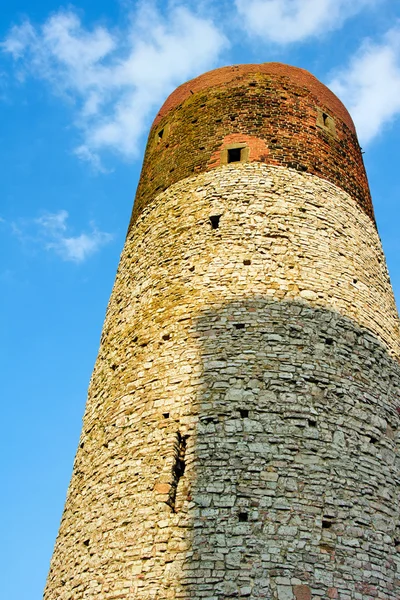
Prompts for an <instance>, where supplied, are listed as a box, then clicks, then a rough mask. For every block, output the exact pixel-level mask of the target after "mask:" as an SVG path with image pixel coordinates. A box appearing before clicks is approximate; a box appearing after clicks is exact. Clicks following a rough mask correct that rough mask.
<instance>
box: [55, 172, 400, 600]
mask: <svg viewBox="0 0 400 600" xmlns="http://www.w3.org/2000/svg"><path fill="white" fill-rule="evenodd" d="M399 357H400V347H399V320H398V315H397V311H396V307H395V303H394V298H393V294H392V290H391V287H390V281H389V278H388V274H387V270H386V266H385V261H384V257H383V254H382V249H381V246H380V241H379V238H378V235H377V233H376V230H375V227H374V224H373V222H372V221H371V219H370V218H369V217H368V216H367V215H366V214H365V213H364V212H363V211H362V210H361V209H360V208H359V207H358V206H357V205H356V203H355V202H354V200H353V199H352V198H351V197H350V196H349V195H348V194H347V193H346V192H344V191H342V190H341V189H339V188H338V187H336V186H335V185H333V184H332V183H329V182H328V181H325V180H324V179H321V178H319V177H315V176H312V175H310V174H307V173H304V174H303V173H299V172H297V171H296V170H292V169H287V168H282V167H277V166H268V165H265V164H261V163H234V164H230V165H227V166H223V167H219V168H216V169H214V170H213V171H210V172H205V173H202V174H200V175H198V176H196V177H191V178H188V179H186V180H183V181H180V182H178V183H176V184H175V185H173V186H171V187H170V188H169V189H168V190H167V191H166V192H164V193H160V194H159V195H158V196H157V197H156V198H154V201H153V202H152V203H151V204H150V205H149V206H148V207H146V208H144V210H143V211H142V212H141V214H140V216H139V217H138V219H137V221H136V223H135V225H134V227H132V229H131V231H130V233H129V234H128V237H127V240H126V244H125V248H124V251H123V254H122V257H121V262H120V266H119V269H118V274H117V279H116V282H115V286H114V290H113V294H112V297H111V300H110V304H109V307H108V310H107V315H106V321H105V325H104V329H103V334H102V339H101V347H100V351H99V356H98V359H97V362H96V366H95V370H94V373H93V377H92V381H91V385H90V389H89V398H88V403H87V408H86V413H85V417H84V425H83V430H82V435H81V440H80V446H79V448H78V453H77V456H76V460H75V464H74V473H73V477H72V481H71V485H70V488H69V492H68V498H67V503H66V507H65V511H64V515H63V519H62V523H61V527H60V532H59V536H58V538H57V542H56V547H55V552H54V556H53V560H52V564H51V570H50V574H49V579H48V583H47V588H46V591H45V599H46V600H71V599H73V600H81V599H82V600H83V599H85V600H86V599H96V600H115V599H117V598H124V599H132V600H133V599H135V600H150V599H152V600H153V599H157V600H162V599H173V598H181V599H185V600H189V599H190V600H200V599H208V600H223V599H226V598H230V597H233V598H234V597H236V598H250V599H253V598H254V599H256V598H271V599H274V600H311V599H313V600H315V599H317V598H327V599H328V598H339V599H340V600H350V599H351V600H353V599H354V600H368V599H372V598H381V599H383V600H397V599H398V591H399V587H400V577H399V568H400V554H399V549H400V521H399V517H400V515H399V497H398V496H399V483H400V482H399V466H400V463H399V454H398V444H399V426H400V423H399V416H400V415H399V413H400V400H399V398H400V396H399V392H400V366H399Z"/></svg>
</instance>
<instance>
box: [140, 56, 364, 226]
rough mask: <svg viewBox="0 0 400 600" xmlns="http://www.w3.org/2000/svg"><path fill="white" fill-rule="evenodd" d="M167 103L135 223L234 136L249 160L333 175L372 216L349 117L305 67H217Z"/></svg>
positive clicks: (219, 155) (151, 145)
mask: <svg viewBox="0 0 400 600" xmlns="http://www.w3.org/2000/svg"><path fill="white" fill-rule="evenodd" d="M256 67H257V69H258V71H256ZM188 90H191V91H192V92H193V93H190V92H189V91H188ZM179 101H180V102H179ZM166 105H167V107H168V110H167V109H162V111H161V117H160V118H157V119H156V122H155V124H154V125H153V127H152V129H151V132H150V136H149V141H148V144H147V149H146V155H145V159H144V163H143V169H142V174H141V178H140V182H139V186H138V190H137V194H136V200H135V204H134V209H133V215H132V222H133V221H134V220H135V219H136V218H137V216H138V214H139V213H140V212H141V210H142V209H143V207H144V206H146V205H147V204H149V203H150V202H152V201H153V200H154V198H155V197H156V196H157V194H159V193H160V191H163V190H165V189H166V188H168V187H169V186H170V185H171V184H173V183H176V182H177V181H179V180H181V179H185V178H186V177H188V176H191V175H193V173H194V174H197V173H201V172H204V171H207V170H210V169H213V168H216V167H218V166H220V164H221V163H222V162H223V155H224V150H225V149H226V147H227V146H228V145H230V144H232V143H233V142H237V143H238V144H240V143H243V142H244V143H246V144H247V146H248V148H249V157H248V160H249V161H250V162H263V163H266V164H271V165H280V166H287V167H290V168H293V169H296V170H298V171H300V172H305V171H306V172H308V173H312V174H314V175H317V176H318V177H321V178H323V179H327V180H328V181H331V182H332V183H334V184H335V185H336V186H338V187H340V188H342V189H343V190H345V191H346V192H348V193H349V194H350V195H351V196H352V197H353V198H354V199H355V200H356V201H357V202H358V204H359V205H360V206H361V208H362V209H363V210H364V211H365V212H366V213H367V214H368V215H369V216H370V217H371V218H372V219H373V208H372V203H371V198H370V193H369V188H368V182H367V177H366V174H365V169H364V164H363V160H362V155H361V152H360V147H359V144H358V141H357V137H356V135H355V132H354V126H353V124H352V121H351V118H350V117H349V114H348V113H347V111H346V109H345V108H344V106H343V105H342V104H341V102H340V101H339V100H338V99H337V98H336V96H334V95H333V94H332V92H331V91H330V90H328V88H326V87H325V86H324V85H322V84H321V83H320V82H318V81H317V80H316V79H315V77H313V76H312V75H311V74H310V73H307V71H303V70H302V69H296V68H295V67H287V66H284V65H280V66H279V68H278V66H277V65H276V64H275V65H274V63H272V65H271V64H266V65H241V66H239V67H235V68H232V67H230V68H225V69H217V70H216V71H212V72H211V73H207V74H205V75H202V76H201V77H199V78H198V79H196V80H194V81H192V82H189V83H187V84H184V86H183V90H181V88H178V90H177V91H176V92H174V93H173V94H172V95H171V97H170V98H169V99H168V100H167V102H166ZM323 115H325V117H326V121H327V123H326V125H323V123H324V119H323Z"/></svg>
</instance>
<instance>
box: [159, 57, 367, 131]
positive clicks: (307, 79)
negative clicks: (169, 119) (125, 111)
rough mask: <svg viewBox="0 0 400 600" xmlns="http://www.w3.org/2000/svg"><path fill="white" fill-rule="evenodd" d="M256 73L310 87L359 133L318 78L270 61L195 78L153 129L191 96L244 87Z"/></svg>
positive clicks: (168, 105) (173, 99) (167, 105)
mask: <svg viewBox="0 0 400 600" xmlns="http://www.w3.org/2000/svg"><path fill="white" fill-rule="evenodd" d="M252 74H255V75H256V74H263V75H278V76H282V75H283V76H285V77H288V78H290V79H291V80H292V81H293V83H295V84H297V85H300V86H302V87H305V88H307V89H308V90H309V91H310V92H311V93H312V94H314V96H316V98H318V99H319V100H320V102H321V104H324V105H325V106H326V107H327V108H329V109H330V111H331V112H333V113H334V114H335V115H336V116H337V117H339V118H340V119H341V120H342V121H343V122H344V123H346V125H347V127H348V128H349V129H350V130H351V131H352V132H353V133H355V132H356V130H355V127H354V123H353V120H352V118H351V116H350V114H349V112H348V110H347V109H346V107H345V106H344V105H343V104H342V102H341V101H340V100H339V98H338V97H337V96H335V94H334V93H333V92H331V90H330V89H329V88H327V87H326V85H324V84H323V83H321V82H320V81H318V79H317V78H316V77H314V75H311V73H309V72H308V71H306V70H305V69H300V68H299V67H291V66H290V65H284V64H282V63H276V62H270V63H262V64H259V65H233V66H230V67H221V68H220V69H214V70H213V71H208V72H207V73H203V75H199V77H196V78H195V79H191V80H190V81H187V82H186V83H183V84H182V85H180V86H179V87H178V88H176V90H175V91H174V92H172V94H171V95H170V96H168V98H167V99H166V101H165V102H164V104H163V105H162V107H161V109H160V112H159V113H158V115H157V116H156V118H155V119H154V123H153V126H155V125H157V124H158V123H159V122H160V120H161V119H163V117H165V116H166V115H167V114H168V113H169V111H170V110H172V109H173V108H175V107H176V106H178V105H179V104H182V102H184V101H185V100H186V99H187V98H189V97H190V96H191V95H193V94H196V93H197V92H201V91H204V90H206V89H207V88H210V87H214V86H217V87H219V86H222V85H224V84H232V82H235V81H237V82H238V83H239V84H240V80H241V79H243V78H244V77H246V78H247V76H248V75H252Z"/></svg>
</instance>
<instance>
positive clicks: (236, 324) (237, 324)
mask: <svg viewBox="0 0 400 600" xmlns="http://www.w3.org/2000/svg"><path fill="white" fill-rule="evenodd" d="M233 326H234V327H235V329H244V327H245V325H244V323H234V324H233Z"/></svg>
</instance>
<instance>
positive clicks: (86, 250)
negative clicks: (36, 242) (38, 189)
mask: <svg viewBox="0 0 400 600" xmlns="http://www.w3.org/2000/svg"><path fill="white" fill-rule="evenodd" d="M67 220H68V213H67V211H66V210H60V211H58V212H56V213H45V214H44V215H42V216H41V217H39V218H38V219H35V223H36V224H37V226H38V228H39V231H38V233H39V238H40V239H41V240H42V242H43V243H44V247H45V248H46V249H47V250H52V251H54V252H55V253H56V254H58V255H59V256H60V257H61V258H62V259H63V260H66V261H72V262H76V263H80V262H83V261H84V260H86V259H87V258H88V257H89V256H91V255H92V254H95V253H96V252H97V251H98V250H100V248H101V247H102V246H104V245H105V244H108V243H109V242H110V241H111V240H112V235H111V234H110V233H106V232H104V231H99V230H98V229H97V228H96V227H95V226H94V225H93V224H91V230H90V232H88V233H80V234H79V235H76V236H73V235H71V234H70V232H69V227H68V225H67Z"/></svg>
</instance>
